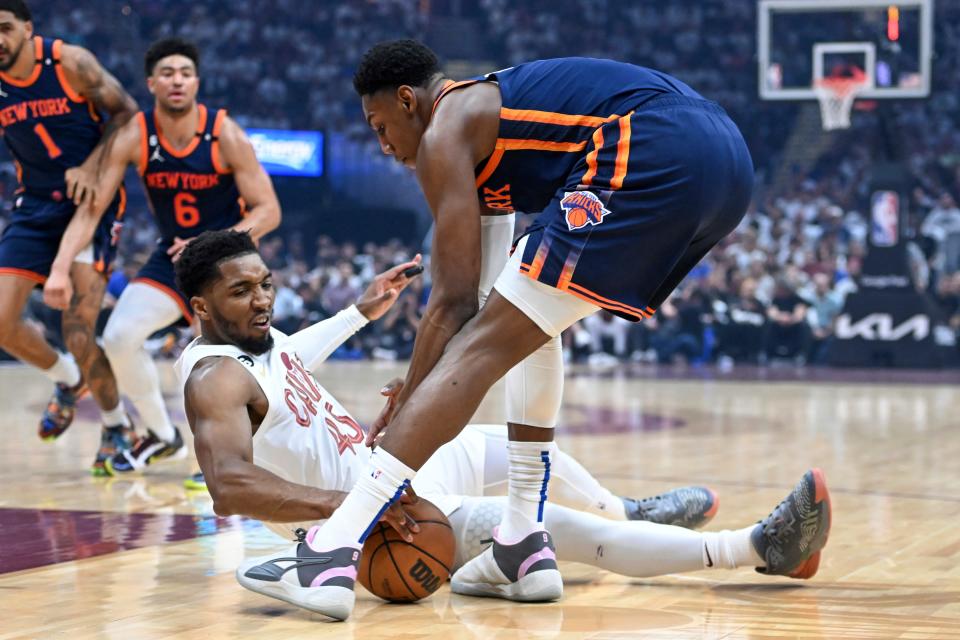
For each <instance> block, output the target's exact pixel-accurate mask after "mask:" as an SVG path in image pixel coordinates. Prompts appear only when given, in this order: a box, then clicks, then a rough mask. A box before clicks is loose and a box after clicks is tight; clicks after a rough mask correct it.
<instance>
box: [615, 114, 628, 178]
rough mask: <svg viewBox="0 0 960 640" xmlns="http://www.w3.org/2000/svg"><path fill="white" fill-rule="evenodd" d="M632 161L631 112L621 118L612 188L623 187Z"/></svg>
mask: <svg viewBox="0 0 960 640" xmlns="http://www.w3.org/2000/svg"><path fill="white" fill-rule="evenodd" d="M629 161H630V114H628V115H625V116H624V117H622V118H620V139H619V140H618V141H617V159H616V161H615V162H614V165H613V178H612V179H611V180H610V188H611V189H613V190H614V191H616V190H618V189H620V188H622V187H623V179H624V178H625V177H627V163H628V162H629Z"/></svg>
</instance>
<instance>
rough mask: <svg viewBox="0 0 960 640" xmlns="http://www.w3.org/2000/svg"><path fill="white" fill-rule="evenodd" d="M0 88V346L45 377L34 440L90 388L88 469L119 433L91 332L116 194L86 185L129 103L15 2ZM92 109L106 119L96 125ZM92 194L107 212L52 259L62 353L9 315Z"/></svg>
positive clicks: (111, 388)
mask: <svg viewBox="0 0 960 640" xmlns="http://www.w3.org/2000/svg"><path fill="white" fill-rule="evenodd" d="M0 86H2V91H0V126H2V127H3V138H4V140H5V141H6V143H7V146H8V147H9V148H10V151H11V153H12V154H13V157H14V159H15V160H16V163H17V173H18V179H19V183H20V188H19V190H18V192H17V194H16V203H15V205H16V206H15V209H14V211H13V215H12V218H11V220H10V222H9V224H8V225H7V227H6V228H5V229H4V232H3V236H2V237H0V347H2V348H3V350H5V351H7V352H9V353H10V354H12V355H14V356H16V357H17V358H19V359H20V360H22V361H24V362H27V363H29V364H31V365H33V366H35V367H37V368H39V369H41V370H43V372H44V373H45V374H46V375H47V377H48V378H50V380H52V381H53V382H54V383H55V384H56V389H55V391H54V394H53V397H52V399H51V400H50V403H49V405H48V407H47V409H46V411H45V412H44V414H43V417H42V418H41V421H40V429H39V433H40V437H41V438H43V439H45V440H50V439H54V438H57V437H58V436H59V435H60V434H61V433H63V432H64V430H66V429H67V427H69V426H70V423H71V422H72V421H73V416H74V404H75V402H76V400H77V397H78V396H79V395H80V394H81V393H82V392H83V391H84V389H85V388H87V387H88V388H89V389H90V391H91V392H92V394H93V397H94V399H95V400H96V401H97V404H98V405H99V406H100V410H101V414H102V419H103V425H104V431H103V436H102V439H101V446H100V450H99V452H98V453H97V457H96V460H95V462H94V469H93V470H94V472H95V473H96V472H97V471H98V470H99V469H100V468H101V467H102V464H103V460H104V459H105V458H106V457H107V456H109V455H113V453H115V451H116V450H117V449H125V448H127V447H128V446H129V440H130V433H129V428H130V422H129V419H128V418H127V416H126V414H125V413H124V411H123V408H122V407H121V405H120V397H119V394H118V392H117V385H116V381H115V379H114V376H113V373H112V372H111V370H110V364H109V362H108V361H107V358H106V357H105V356H104V354H103V351H102V350H101V349H100V347H99V346H98V345H97V343H96V341H95V336H94V327H95V324H96V320H97V316H98V314H99V312H100V305H101V301H102V298H103V292H104V289H105V287H106V277H105V274H106V273H107V272H108V271H109V268H110V264H111V262H112V259H113V254H114V251H115V248H116V243H117V241H118V236H119V229H120V219H121V218H122V216H123V208H124V206H123V205H124V200H125V194H124V193H123V192H122V191H121V192H120V193H119V194H118V195H117V197H115V198H114V197H113V195H114V192H113V191H112V190H111V191H110V192H109V193H105V194H102V195H100V194H97V185H96V173H97V166H98V163H99V162H100V159H101V156H102V154H103V152H104V148H105V147H106V146H108V144H107V141H108V140H109V139H110V138H111V136H112V135H113V134H114V133H115V132H116V131H117V129H118V127H120V126H122V125H123V124H125V123H126V122H128V121H129V120H130V118H131V117H132V116H133V115H134V113H135V112H136V103H134V101H133V99H132V98H131V97H130V96H129V95H127V93H126V92H125V91H124V90H123V88H122V87H121V86H120V84H119V83H118V82H117V81H116V79H114V77H113V76H111V75H110V74H109V73H108V72H107V71H106V70H104V69H103V67H101V66H100V63H99V62H98V61H97V59H96V58H95V57H94V56H93V54H91V53H90V52H89V51H87V50H86V49H84V48H81V47H76V46H72V45H68V44H65V43H64V42H63V41H61V40H52V39H49V38H43V37H41V36H39V35H35V34H34V32H33V22H32V19H31V13H30V9H29V8H28V7H27V5H26V3H24V2H23V1H22V0H2V1H0ZM102 114H106V115H107V116H109V121H107V122H106V124H104V115H102ZM94 202H97V203H98V205H99V206H100V207H101V208H102V209H103V210H104V211H106V212H107V215H104V216H103V218H102V219H101V220H100V221H99V223H98V224H97V225H96V226H95V227H94V228H92V229H91V231H90V234H89V236H88V237H87V239H86V241H85V242H84V243H83V245H82V246H79V247H77V251H76V252H75V253H74V254H73V256H71V259H70V260H69V261H68V262H67V263H66V264H64V265H63V277H64V278H66V279H67V280H68V281H69V282H71V283H72V291H73V292H74V295H72V296H70V297H68V298H66V299H65V300H64V304H63V305H62V306H61V308H62V309H63V324H62V328H63V340H64V344H65V345H66V347H67V349H68V350H69V352H70V354H71V355H68V354H64V353H59V352H58V351H57V350H55V349H54V348H53V347H51V346H50V344H48V343H47V341H46V340H45V339H44V337H43V335H42V334H41V333H40V332H39V331H38V330H37V329H36V328H34V327H31V326H30V325H28V324H26V323H25V322H24V321H23V319H22V318H21V313H22V311H23V309H24V306H25V305H26V303H27V299H28V297H29V296H30V292H31V291H32V290H33V288H34V287H35V286H36V285H38V284H43V283H44V282H45V281H46V280H47V277H48V275H49V274H50V272H51V265H52V263H53V261H54V257H55V255H56V253H57V247H58V245H59V243H60V239H61V236H62V235H63V233H64V231H65V229H66V228H67V225H68V223H69V222H70V220H71V217H72V216H73V215H74V211H75V209H76V208H77V207H78V206H79V207H85V206H90V205H92V204H93V203H94Z"/></svg>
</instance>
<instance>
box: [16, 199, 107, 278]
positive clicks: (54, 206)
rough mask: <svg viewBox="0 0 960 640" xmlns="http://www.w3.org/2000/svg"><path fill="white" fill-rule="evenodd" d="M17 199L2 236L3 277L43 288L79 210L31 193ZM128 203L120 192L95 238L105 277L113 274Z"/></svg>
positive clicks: (96, 255)
mask: <svg viewBox="0 0 960 640" xmlns="http://www.w3.org/2000/svg"><path fill="white" fill-rule="evenodd" d="M16 198H17V199H16V207H15V208H14V210H13V215H12V216H11V218H10V223H9V224H8V225H7V226H6V228H5V229H4V230H3V235H2V236H0V275H15V276H20V277H22V278H26V279H28V280H33V281H34V282H36V283H38V284H43V283H44V282H46V280H47V276H49V275H50V267H51V266H52V265H53V260H54V258H56V257H57V250H58V249H59V248H60V239H61V238H62V237H63V233H64V231H66V229H67V225H68V224H69V223H70V218H71V217H73V212H74V211H75V210H76V207H75V206H74V204H73V201H71V200H66V199H64V200H60V201H55V200H51V199H49V198H41V197H37V196H34V195H31V194H29V193H23V194H20V195H18V196H16ZM125 202H126V197H125V194H123V192H122V191H121V192H120V193H118V194H117V197H116V198H114V201H113V202H112V203H111V204H110V207H109V208H108V209H107V210H106V212H104V214H103V218H101V220H100V224H99V225H98V226H97V230H96V231H95V232H94V235H93V242H92V244H93V265H94V267H95V268H96V269H97V271H99V272H101V273H104V274H106V273H108V272H109V271H110V268H111V265H112V264H113V259H114V257H115V256H116V251H117V245H118V243H119V242H120V229H121V227H122V222H121V221H122V219H123V208H124V204H125Z"/></svg>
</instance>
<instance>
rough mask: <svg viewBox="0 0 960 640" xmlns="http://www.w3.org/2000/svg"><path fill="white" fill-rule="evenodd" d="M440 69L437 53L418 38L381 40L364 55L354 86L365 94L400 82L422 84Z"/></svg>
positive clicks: (413, 85)
mask: <svg viewBox="0 0 960 640" xmlns="http://www.w3.org/2000/svg"><path fill="white" fill-rule="evenodd" d="M439 72H440V63H439V61H438V60H437V56H436V54H434V53H433V51H431V50H430V49H429V48H428V47H427V46H426V45H423V44H421V43H419V42H417V41H416V40H393V41H391V42H381V43H380V44H377V45H374V46H373V48H371V49H370V50H369V51H367V52H366V53H365V54H363V58H362V59H361V60H360V66H359V67H357V72H356V73H355V74H354V76H353V88H354V89H356V91H357V93H358V94H359V95H361V96H366V95H371V94H374V93H376V92H377V91H379V90H380V89H395V88H396V87H399V86H401V85H409V86H411V87H422V86H424V85H425V84H426V83H427V81H428V80H430V78H431V77H433V76H434V75H435V74H437V73H439Z"/></svg>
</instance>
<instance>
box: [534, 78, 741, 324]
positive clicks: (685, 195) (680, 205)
mask: <svg viewBox="0 0 960 640" xmlns="http://www.w3.org/2000/svg"><path fill="white" fill-rule="evenodd" d="M587 150H588V153H587V154H586V155H585V156H584V157H583V158H581V159H580V161H579V162H578V163H577V165H576V166H575V167H574V169H573V171H572V172H571V173H570V175H569V177H568V180H567V184H566V185H565V186H564V187H563V188H562V189H560V190H559V191H557V193H556V194H555V195H554V198H553V200H552V201H551V202H550V204H549V205H548V206H547V208H546V209H544V210H543V212H541V213H540V215H539V216H538V217H537V219H536V220H535V221H534V223H533V224H532V225H531V227H530V230H529V231H528V240H527V243H526V247H525V249H524V254H523V256H522V259H521V266H520V269H521V271H522V272H523V273H525V274H526V275H527V276H529V277H531V278H533V279H535V280H538V281H540V282H543V283H545V284H547V285H550V286H552V287H556V288H558V289H561V290H565V291H567V292H569V293H571V294H573V295H575V296H577V297H579V298H582V299H583V300H586V301H587V302H590V303H592V304H595V305H597V306H600V307H603V308H605V309H608V310H609V311H611V312H613V313H615V314H617V315H619V316H622V317H624V318H627V319H628V320H634V321H636V320H640V319H641V318H644V317H649V316H650V315H651V314H652V313H653V312H654V311H655V310H656V309H657V307H659V306H660V304H661V303H662V302H663V301H664V300H665V299H666V298H667V296H668V295H669V294H670V292H671V291H673V289H675V288H676V286H677V285H678V284H679V283H680V281H681V280H683V278H684V277H685V276H686V275H687V273H689V272H690V270H691V269H692V268H693V267H694V266H695V265H696V264H697V263H698V262H699V261H700V260H701V259H702V258H703V257H704V255H706V253H707V252H708V251H709V250H710V249H711V248H712V247H713V246H714V245H715V244H717V242H719V241H720V239H721V238H723V237H724V236H725V235H727V234H728V233H730V231H732V230H733V229H734V228H735V227H736V226H737V224H739V222H740V220H741V218H742V217H743V215H744V213H746V210H747V205H748V204H749V202H750V197H751V193H752V190H753V161H752V160H751V158H750V153H749V151H748V150H747V145H746V143H745V142H744V140H743V137H742V136H741V135H740V131H739V130H738V129H737V127H736V125H735V124H734V123H733V121H732V120H730V118H729V117H728V116H727V115H726V113H725V112H724V111H723V109H722V108H721V107H720V106H719V105H717V104H716V103H714V102H710V101H708V100H703V99H699V98H693V97H687V96H678V95H664V96H661V97H659V98H654V99H653V100H651V101H649V102H648V103H646V104H645V105H643V107H641V108H639V109H637V110H636V111H635V112H633V113H632V114H628V115H626V116H624V117H623V118H620V119H619V120H614V121H613V122H610V123H608V124H605V125H603V126H602V127H601V128H600V129H598V130H597V131H596V132H595V133H594V135H593V138H592V141H591V143H589V144H588V146H587Z"/></svg>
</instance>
